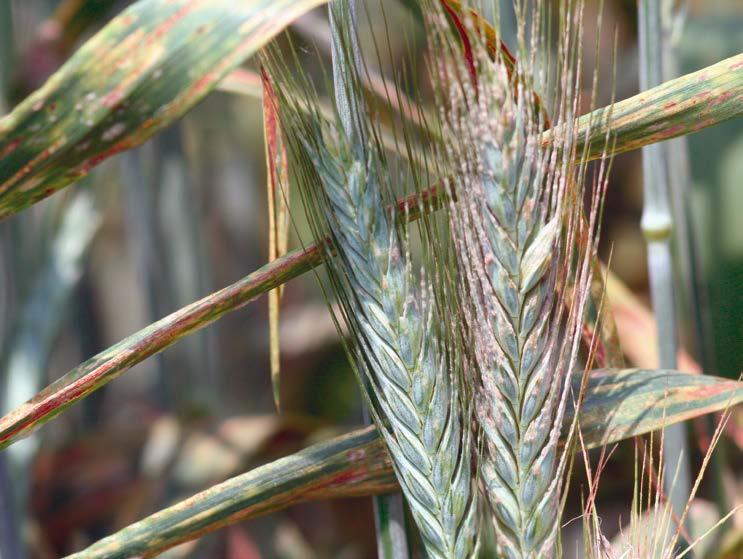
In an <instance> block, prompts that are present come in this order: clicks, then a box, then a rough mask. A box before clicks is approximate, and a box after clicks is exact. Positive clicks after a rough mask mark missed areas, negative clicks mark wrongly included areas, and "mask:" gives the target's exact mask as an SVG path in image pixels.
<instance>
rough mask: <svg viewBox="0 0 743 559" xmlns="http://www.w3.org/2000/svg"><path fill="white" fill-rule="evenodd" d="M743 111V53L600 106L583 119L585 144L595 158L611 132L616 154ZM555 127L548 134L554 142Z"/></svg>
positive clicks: (545, 137)
mask: <svg viewBox="0 0 743 559" xmlns="http://www.w3.org/2000/svg"><path fill="white" fill-rule="evenodd" d="M741 115H743V54H737V55H735V56H733V57H730V58H727V59H725V60H723V61H721V62H718V63H717V64H713V65H712V66H708V67H706V68H702V69H701V70H698V71H697V72H692V73H691V74H686V75H685V76H681V77H680V78H676V79H675V80H670V81H668V82H666V83H664V84H661V85H659V86H657V87H653V88H652V89H648V90H647V91H643V92H642V93H639V94H637V95H635V96H634V97H630V98H629V99H625V100H624V101H619V102H618V103H615V104H614V105H613V106H609V107H604V108H603V109H598V110H595V111H593V112H592V113H590V114H587V115H584V116H582V117H580V119H579V120H578V130H579V131H578V134H579V137H580V138H581V142H579V145H578V153H580V150H581V149H582V145H581V144H584V143H585V141H586V137H588V141H589V142H590V146H589V158H591V159H596V158H598V157H600V156H601V152H602V151H603V148H604V139H605V138H606V136H607V133H608V134H609V138H610V144H611V142H614V145H613V146H610V147H609V148H608V149H607V151H608V152H609V153H612V154H616V153H622V152H625V151H631V150H633V149H639V148H641V147H643V146H648V145H651V144H655V143H657V142H662V141H663V140H669V139H671V138H675V137H677V136H683V135H685V134H691V133H692V132H697V131H699V130H702V129H704V128H708V127H710V126H714V125H715V124H719V123H721V122H724V121H726V120H729V119H731V118H736V117H739V116H741ZM551 137H552V133H551V132H550V131H547V132H545V134H544V135H543V143H544V144H547V143H549V141H550V139H551Z"/></svg>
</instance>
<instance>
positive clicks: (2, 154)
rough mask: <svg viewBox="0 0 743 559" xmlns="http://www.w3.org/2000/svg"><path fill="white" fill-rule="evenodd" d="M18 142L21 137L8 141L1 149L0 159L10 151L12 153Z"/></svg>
mask: <svg viewBox="0 0 743 559" xmlns="http://www.w3.org/2000/svg"><path fill="white" fill-rule="evenodd" d="M20 143H21V139H20V138H16V139H15V140H13V141H12V142H10V143H9V144H8V145H7V146H5V148H4V149H3V151H2V152H0V159H2V158H4V157H7V156H8V155H10V154H11V153H13V152H14V151H15V150H16V148H17V147H18V145H19V144H20Z"/></svg>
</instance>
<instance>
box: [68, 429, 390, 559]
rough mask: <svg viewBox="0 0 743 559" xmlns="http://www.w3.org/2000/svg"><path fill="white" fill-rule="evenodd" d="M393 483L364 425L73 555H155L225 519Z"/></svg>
mask: <svg viewBox="0 0 743 559" xmlns="http://www.w3.org/2000/svg"><path fill="white" fill-rule="evenodd" d="M396 488H397V482H396V481H395V476H394V474H393V472H392V464H391V462H390V460H389V457H388V455H387V451H386V450H385V446H384V443H383V442H382V440H381V439H380V438H379V436H378V435H377V431H376V429H375V428H373V427H367V428H366V429H361V430H359V431H354V432H353V433H349V434H347V435H343V436H340V437H337V438H335V439H333V440H331V441H328V442H325V443H320V444H316V445H314V446H311V447H309V448H306V449H304V450H302V451H300V452H298V453H296V454H292V455H291V456H287V457H285V458H281V459H279V460H276V461H275V462H272V463H270V464H267V465H265V466H261V467H260V468H256V469H255V470H253V471H251V472H248V473H246V474H243V475H240V476H237V477H234V478H231V479H229V480H227V481H225V482H223V483H220V484H218V485H215V486H213V487H211V488H209V489H207V490H206V491H203V492H201V493H198V494H196V495H194V496H193V497H191V498H190V499H186V500H185V501H181V502H180V503H178V504H176V505H174V506H172V507H169V508H167V509H165V510H163V511H160V512H158V513H156V514H153V515H152V516H149V517H147V518H145V519H144V520H141V521H140V522H137V523H136V524H132V525H131V526H128V527H127V528H124V529H123V530H121V531H120V532H117V533H116V534H114V535H112V536H109V537H107V538H105V539H103V540H101V541H99V542H98V543H95V544H93V545H92V546H91V547H89V548H88V549H86V550H85V551H82V552H80V553H76V554H74V555H72V556H71V557H75V558H79V559H82V558H94V557H100V558H104V557H105V558H106V559H115V558H125V557H133V556H136V557H152V556H153V555H156V554H158V553H160V552H162V551H164V550H165V549H168V548H170V547H173V546H174V545H176V544H178V543H180V542H183V541H187V540H192V539H194V538H197V537H199V536H201V535H202V534H205V533H207V532H211V531H213V530H217V529H219V528H221V527H223V526H226V525H228V524H233V523H235V522H238V521H241V520H246V519H248V518H253V517H256V516H260V515H263V514H269V513H271V512H275V511H277V510H281V509H283V508H286V507H288V506H291V505H295V504H297V503H302V502H305V501H309V500H313V499H318V498H329V497H352V496H358V495H370V494H377V493H383V492H388V491H392V490H395V489H396Z"/></svg>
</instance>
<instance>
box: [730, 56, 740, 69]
mask: <svg viewBox="0 0 743 559" xmlns="http://www.w3.org/2000/svg"><path fill="white" fill-rule="evenodd" d="M741 68H743V57H741V59H740V60H738V61H737V62H733V63H732V64H731V65H730V69H731V70H740V69H741Z"/></svg>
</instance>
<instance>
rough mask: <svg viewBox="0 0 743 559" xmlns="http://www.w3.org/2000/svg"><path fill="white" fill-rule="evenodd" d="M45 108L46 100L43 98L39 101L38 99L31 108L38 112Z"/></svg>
mask: <svg viewBox="0 0 743 559" xmlns="http://www.w3.org/2000/svg"><path fill="white" fill-rule="evenodd" d="M43 108H44V100H43V99H41V100H39V101H36V103H34V106H33V107H31V110H32V111H34V112H38V111H40V110H41V109H43Z"/></svg>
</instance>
